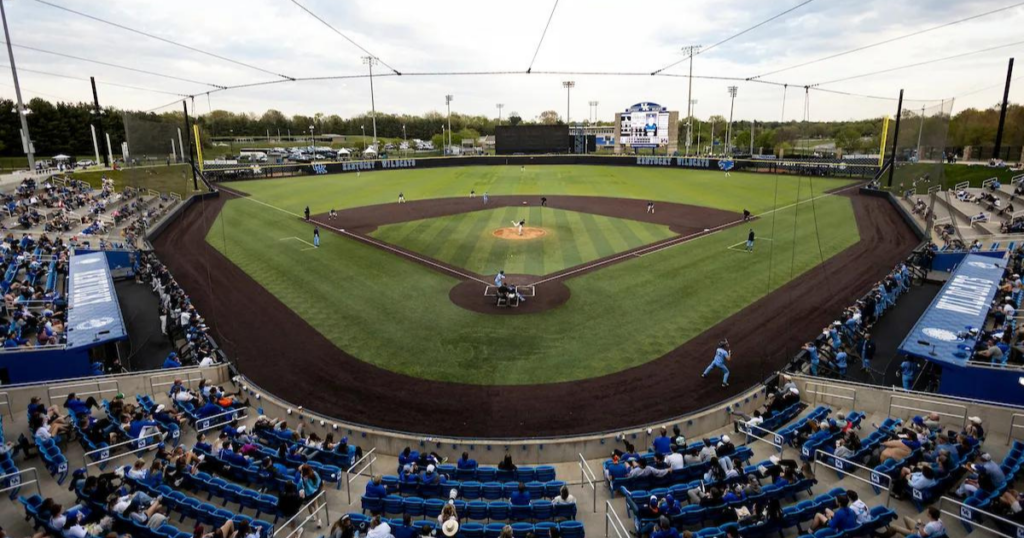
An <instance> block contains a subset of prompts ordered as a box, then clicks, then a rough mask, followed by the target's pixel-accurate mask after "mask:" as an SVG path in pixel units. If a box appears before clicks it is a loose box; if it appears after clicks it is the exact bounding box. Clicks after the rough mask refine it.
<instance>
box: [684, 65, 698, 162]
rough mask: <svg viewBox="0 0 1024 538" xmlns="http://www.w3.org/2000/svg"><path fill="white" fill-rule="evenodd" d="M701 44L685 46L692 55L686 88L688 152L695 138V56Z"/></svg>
mask: <svg viewBox="0 0 1024 538" xmlns="http://www.w3.org/2000/svg"><path fill="white" fill-rule="evenodd" d="M700 48H701V45H687V46H685V47H683V53H685V54H686V55H688V56H689V57H690V76H689V79H688V80H689V82H688V83H687V89H686V153H687V154H689V153H690V141H691V140H693V137H692V132H693V108H692V107H693V105H695V104H697V102H696V101H694V100H693V57H694V56H695V55H696V54H697V53H698V52H700Z"/></svg>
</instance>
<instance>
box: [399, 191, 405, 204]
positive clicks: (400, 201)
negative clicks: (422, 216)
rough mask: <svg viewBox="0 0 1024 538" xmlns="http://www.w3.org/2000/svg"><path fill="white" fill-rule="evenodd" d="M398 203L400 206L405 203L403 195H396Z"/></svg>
mask: <svg viewBox="0 0 1024 538" xmlns="http://www.w3.org/2000/svg"><path fill="white" fill-rule="evenodd" d="M398 203H400V204H404V203H405V195H404V194H402V193H398Z"/></svg>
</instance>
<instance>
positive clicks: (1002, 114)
mask: <svg viewBox="0 0 1024 538" xmlns="http://www.w3.org/2000/svg"><path fill="white" fill-rule="evenodd" d="M4 29H5V30H6V29H7V23H6V22H5V23H4ZM7 46H8V47H10V46H11V45H10V44H8V45H7ZM11 65H14V59H13V58H12V59H11ZM1012 78H1013V58H1010V65H1008V66H1007V67H1006V87H1005V88H1004V89H1003V105H1002V107H1000V109H999V129H998V130H997V131H996V147H995V149H993V150H992V158H993V159H998V158H999V154H1000V153H1002V150H1003V127H1004V126H1005V125H1006V105H1007V104H1008V100H1009V98H1010V81H1011V79H1012ZM15 84H17V82H15ZM897 125H898V124H897Z"/></svg>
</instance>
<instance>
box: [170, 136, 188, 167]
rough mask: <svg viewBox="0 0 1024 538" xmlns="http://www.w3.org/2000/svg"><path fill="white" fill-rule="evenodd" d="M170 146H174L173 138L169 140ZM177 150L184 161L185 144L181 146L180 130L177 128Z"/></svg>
mask: <svg viewBox="0 0 1024 538" xmlns="http://www.w3.org/2000/svg"><path fill="white" fill-rule="evenodd" d="M190 143H191V142H190ZM171 145H172V146H173V145H174V139H173V138H172V139H171ZM178 150H179V152H180V153H181V158H182V160H184V159H185V144H183V143H182V142H181V128H178ZM175 162H177V159H175Z"/></svg>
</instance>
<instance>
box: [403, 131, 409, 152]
mask: <svg viewBox="0 0 1024 538" xmlns="http://www.w3.org/2000/svg"><path fill="white" fill-rule="evenodd" d="M402 142H404V143H405V156H406V157H408V156H409V136H408V135H406V134H405V124H404V123H403V124H402Z"/></svg>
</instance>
